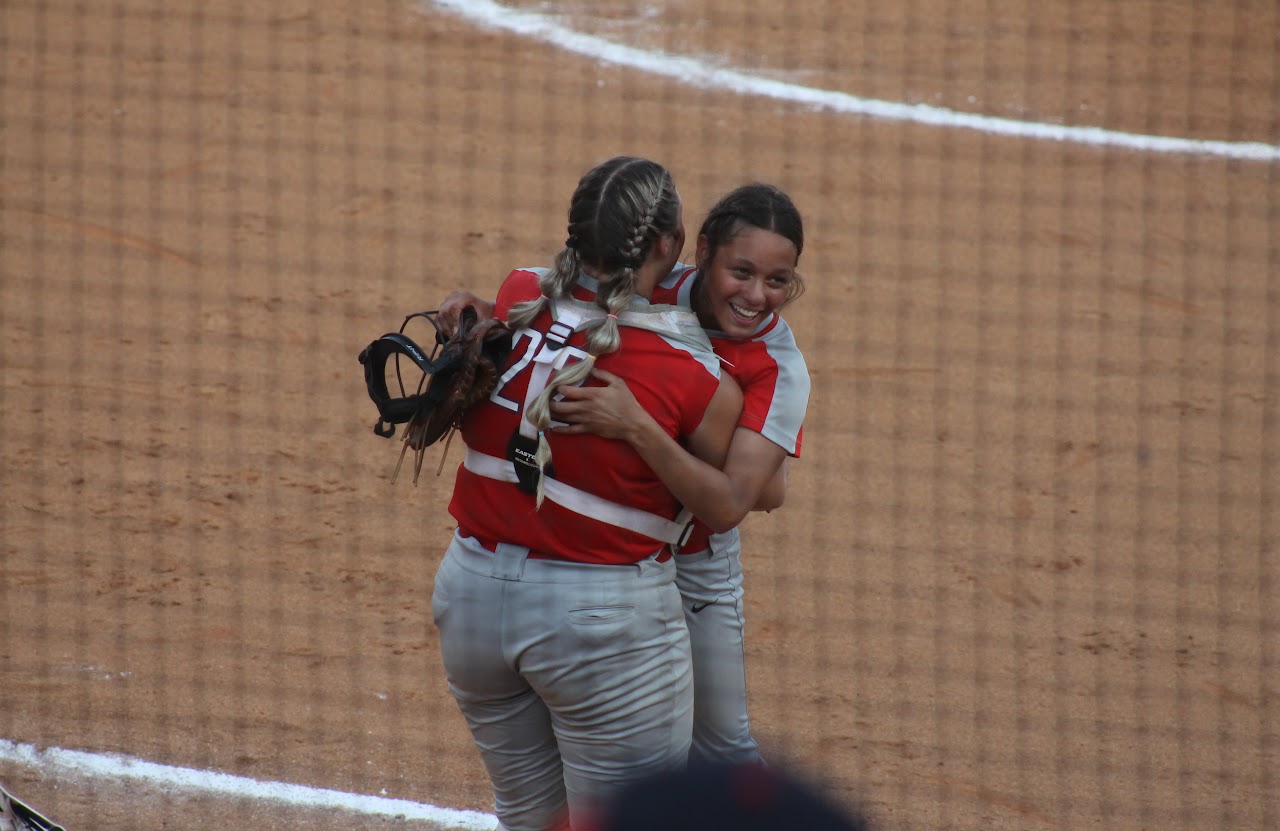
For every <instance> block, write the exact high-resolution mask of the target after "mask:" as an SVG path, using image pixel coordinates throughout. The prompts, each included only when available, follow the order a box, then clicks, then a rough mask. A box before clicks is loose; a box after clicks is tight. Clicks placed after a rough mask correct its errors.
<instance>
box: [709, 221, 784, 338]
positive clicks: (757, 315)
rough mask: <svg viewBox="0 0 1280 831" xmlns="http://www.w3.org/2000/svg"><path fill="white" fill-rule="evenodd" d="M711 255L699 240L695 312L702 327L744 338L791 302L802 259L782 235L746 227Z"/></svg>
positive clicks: (753, 332)
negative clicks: (793, 284) (783, 305)
mask: <svg viewBox="0 0 1280 831" xmlns="http://www.w3.org/2000/svg"><path fill="white" fill-rule="evenodd" d="M710 254H711V252H710V243H709V242H708V240H707V238H706V236H700V237H698V260H697V262H698V265H699V269H700V270H701V272H702V273H701V276H700V277H699V279H698V284H699V285H698V298H697V311H698V317H699V319H700V320H701V322H702V325H703V326H704V327H706V328H709V329H718V330H720V331H721V332H724V333H725V334H726V335H729V336H730V337H734V338H747V337H750V336H751V335H753V334H755V332H756V330H757V329H758V328H760V325H761V324H762V323H764V322H765V321H766V320H767V319H768V317H769V313H770V312H773V311H774V310H776V309H777V308H778V307H779V306H781V305H782V304H784V303H785V302H787V300H788V299H790V298H791V296H792V292H793V290H794V288H793V286H792V283H793V281H795V280H796V263H797V261H798V260H799V258H800V254H799V252H798V251H797V250H796V245H795V243H793V242H792V241H791V240H789V239H787V238H786V237H784V236H782V235H781V234H778V233H775V232H774V231H766V230H764V229H763V228H756V227H752V226H744V227H742V228H741V229H739V230H738V232H737V233H735V234H734V235H733V236H732V237H730V238H729V239H728V240H727V241H725V242H724V243H722V244H721V245H720V246H719V247H717V248H716V250H715V254H714V257H711V256H710ZM708 260H709V261H708Z"/></svg>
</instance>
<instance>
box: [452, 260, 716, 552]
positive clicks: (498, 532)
mask: <svg viewBox="0 0 1280 831" xmlns="http://www.w3.org/2000/svg"><path fill="white" fill-rule="evenodd" d="M543 272H544V270H543V269H522V270H517V271H513V272H511V274H509V275H508V276H507V279H506V280H505V281H504V282H503V284H502V288H501V289H499V291H498V297H497V304H496V307H495V309H494V316H495V317H497V318H499V319H502V320H506V319H507V315H508V314H509V312H510V310H511V307H512V306H513V305H515V304H516V303H519V302H522V301H525V300H534V299H537V297H538V296H539V295H540V293H541V289H540V288H539V286H538V277H539V275H540V274H541V273H543ZM588 295H589V292H587V293H586V294H585V295H584V294H582V293H579V296H588ZM637 305H638V306H643V305H645V304H644V301H638V303H637ZM562 323H563V321H562V320H561V321H560V323H557V318H553V316H552V313H551V311H550V310H544V311H543V312H542V313H541V314H540V315H539V316H538V317H537V319H536V320H534V321H533V324H532V325H531V326H529V327H527V328H525V329H521V330H519V331H518V332H516V333H514V336H513V344H514V348H513V350H512V353H511V356H510V357H509V358H508V360H507V362H506V364H505V365H504V367H503V373H502V375H501V376H500V379H499V382H498V387H497V389H495V390H494V392H493V394H492V395H491V396H490V397H489V399H488V400H486V401H483V402H481V403H480V404H477V405H476V406H475V407H473V408H472V409H471V410H470V411H468V413H467V415H466V417H465V418H464V419H463V422H462V429H461V433H462V438H463V440H464V441H465V442H466V445H467V448H468V453H467V460H466V461H464V463H463V464H462V465H460V466H459V468H458V473H457V478H456V481H455V483H454V490H453V498H452V500H451V501H450V503H449V511H450V513H452V514H453V516H454V518H455V519H456V520H457V521H458V526H459V530H460V531H461V532H462V533H464V534H466V535H469V536H473V537H476V538H477V539H480V540H481V541H482V542H485V543H488V544H490V545H492V544H493V543H497V542H506V543H512V544H516V545H522V546H526V547H527V548H529V549H530V550H531V551H533V552H535V553H536V554H537V555H538V556H544V557H554V558H559V559H565V560H572V561H576V562H585V563H600V564H610V565H615V564H627V563H633V562H637V561H639V560H642V559H644V558H645V557H648V556H650V555H652V554H654V553H655V552H656V551H658V550H659V549H660V548H661V547H662V542H661V541H660V540H657V539H654V538H653V537H652V536H647V535H646V534H643V533H639V532H637V531H636V530H634V529H635V527H638V526H636V525H631V526H630V527H629V526H628V524H627V523H626V522H623V523H621V524H618V522H617V521H614V522H610V521H604V520H602V519H599V518H597V517H603V516H607V515H611V514H610V511H609V507H610V505H612V506H614V507H618V506H625V507H626V508H630V509H635V510H638V511H643V512H646V513H647V514H649V515H653V516H656V517H661V518H665V519H666V520H674V519H675V518H676V517H677V515H678V514H679V512H680V509H681V506H680V505H679V503H677V502H676V499H675V497H673V496H672V495H671V492H670V491H668V490H667V488H666V486H665V485H663V484H662V480H661V479H659V478H658V476H657V474H655V473H654V472H653V470H652V469H651V468H650V467H649V466H648V465H647V464H646V463H645V461H644V460H643V459H642V458H641V457H640V455H639V454H638V453H636V452H635V451H634V450H633V449H632V448H631V447H630V446H629V445H628V444H626V443H625V442H622V441H617V440H613V439H606V438H601V437H599V436H593V435H582V436H575V435H569V436H566V435H563V434H557V433H551V432H549V433H546V434H545V438H546V440H547V441H548V443H549V444H550V447H551V452H552V458H551V463H550V468H551V470H552V471H554V484H555V487H558V488H565V489H569V490H571V491H573V492H575V493H578V494H579V495H581V494H583V493H585V494H587V495H589V496H590V498H596V499H600V500H605V502H606V504H604V505H603V509H602V510H600V511H584V510H583V509H582V508H581V507H579V509H578V510H573V509H571V508H570V507H566V504H568V503H563V502H556V501H553V500H552V499H547V500H546V501H544V502H543V503H542V505H541V506H540V507H535V496H534V495H533V494H532V493H528V492H526V491H524V490H522V489H520V487H519V486H517V485H516V484H515V483H513V482H512V481H509V480H507V481H504V480H502V479H501V478H495V477H494V476H493V475H491V474H493V473H494V472H495V471H496V468H497V467H498V466H502V465H507V466H508V467H509V464H508V461H507V460H508V459H509V455H508V454H509V447H510V443H511V441H512V436H513V435H514V434H518V433H519V432H520V429H521V423H522V421H523V411H524V406H525V401H526V397H527V395H528V393H529V384H530V379H531V378H532V377H533V376H534V375H535V373H536V372H537V369H538V366H539V361H543V362H546V361H547V360H548V356H552V357H554V358H555V360H557V361H559V362H560V363H559V364H557V366H561V365H565V362H572V361H576V360H581V359H583V358H585V357H586V356H587V353H586V351H585V349H584V348H583V345H584V341H585V335H583V334H580V333H577V332H574V333H573V334H572V335H569V336H568V337H567V342H566V345H565V346H559V344H557V343H554V342H553V335H554V334H555V332H554V331H553V324H554V325H555V326H556V327H557V329H556V331H561V332H565V331H567V330H566V329H564V327H563V326H562ZM619 331H620V332H621V337H622V343H623V345H622V348H620V349H619V350H618V351H616V352H612V353H609V354H607V355H602V356H600V357H599V358H598V359H597V361H596V365H597V366H598V367H599V368H600V369H603V370H606V371H608V372H612V373H614V374H615V375H618V376H620V377H622V378H624V379H626V382H627V386H628V387H629V388H630V389H631V392H632V394H633V395H635V397H636V400H637V401H638V402H639V403H640V405H641V406H642V407H644V409H645V410H646V411H647V412H649V413H650V414H651V415H652V416H653V418H654V419H655V420H656V421H657V422H658V423H659V424H660V425H661V426H662V428H663V429H664V430H665V431H666V432H667V433H668V434H669V435H671V436H673V437H675V438H677V439H679V438H680V437H683V436H687V435H688V434H690V433H692V432H693V431H694V429H696V428H697V426H698V425H699V424H700V423H701V422H702V417H703V414H704V412H705V411H706V408H707V405H708V403H709V402H710V401H711V398H712V396H713V395H714V394H715V391H716V389H717V387H718V386H719V367H718V366H717V362H716V360H715V356H714V355H713V354H712V353H711V352H710V351H709V350H700V349H697V348H693V347H691V346H689V345H688V344H687V343H683V342H680V341H678V340H676V339H674V338H669V337H666V336H664V335H662V334H660V333H658V332H654V331H648V330H645V329H639V328H635V327H632V326H620V327H619ZM587 383H588V384H594V383H597V382H595V381H593V380H588V381H587ZM538 386H539V388H540V386H541V385H538ZM551 484H552V483H550V482H548V485H551Z"/></svg>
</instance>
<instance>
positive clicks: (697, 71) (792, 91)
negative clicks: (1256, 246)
mask: <svg viewBox="0 0 1280 831" xmlns="http://www.w3.org/2000/svg"><path fill="white" fill-rule="evenodd" d="M429 2H430V4H431V5H434V6H438V7H441V8H444V9H448V10H449V11H451V12H453V13H455V14H457V15H459V16H461V17H464V18H466V19H468V20H471V21H474V22H476V23H478V24H481V25H484V26H488V27H490V28H495V29H505V30H507V31H511V32H516V33H517V34H521V35H525V36H528V37H533V38H536V39H538V40H542V41H544V42H546V43H550V44H552V45H554V46H558V47H560V48H561V49H564V50H566V51H569V52H573V53H576V54H579V55H584V56H586V57H590V58H595V59H597V60H600V61H604V62H606V63H610V64H615V65H618V66H628V67H631V68H633V69H638V70H641V71H643V72H648V73H651V74H654V75H662V76H665V77H669V78H675V79H677V80H680V81H682V82H684V83H687V84H690V85H692V86H695V87H699V88H702V89H721V90H728V91H730V92H735V93H739V94H742V95H758V96H763V97H766V98H775V99H778V100H782V101H791V102H794V103H797V104H804V105H808V106H811V107H815V108H817V109H824V110H830V111H832V112H837V113H847V114H852V115H866V116H871V117H872V118H880V119H885V120H888V121H908V122H913V123H916V124H927V125H931V126H937V127H950V128H958V129H965V130H977V131H979V132H984V133H994V134H997V135H1004V136H1016V137H1019V138H1029V139H1039V140H1044V141H1061V142H1071V143H1076V144H1088V145H1094V146H1099V147H1122V148H1125V149H1129V150H1139V151H1143V152H1148V153H1185V154H1193V155H1208V156H1220V157H1223V158H1228V159H1242V160H1245V161H1266V162H1272V161H1280V145H1275V144H1264V143H1262V142H1253V141H1208V140H1201V139H1190V138H1176V137H1172V136H1150V135H1142V134H1140V133H1124V132H1120V131H1118V130H1104V129H1102V128H1101V127H1070V126H1066V125H1062V124H1044V123H1038V122H1034V121H1018V120H1017V119H1012V118H998V117H996V116H989V115H978V114H975V113H966V112H960V111H958V110H949V109H946V108H944V107H934V106H930V105H928V104H906V103H903V102H900V101H882V100H878V99H875V98H859V97H858V96H856V95H849V94H847V93H843V92H834V91H832V90H824V89H815V88H814V87H806V86H802V85H800V84H791V83H787V82H785V81H774V80H770V79H768V78H760V77H757V76H755V75H751V74H750V73H749V72H746V71H744V70H739V69H726V68H722V67H717V66H714V65H712V64H710V63H708V62H706V61H704V60H699V59H697V58H691V57H687V56H682V55H668V54H665V53H663V52H653V51H646V50H644V49H637V48H635V47H631V46H626V45H623V44H620V43H615V42H613V41H610V40H607V39H605V38H602V37H597V36H595V35H589V34H585V33H583V32H578V31H575V30H573V29H570V28H568V27H566V26H563V25H561V24H559V23H557V22H556V21H555V20H553V19H552V18H550V17H548V16H547V15H544V14H539V13H537V12H528V11H520V10H517V9H511V8H508V7H506V6H503V5H502V4H501V3H495V2H492V0H429Z"/></svg>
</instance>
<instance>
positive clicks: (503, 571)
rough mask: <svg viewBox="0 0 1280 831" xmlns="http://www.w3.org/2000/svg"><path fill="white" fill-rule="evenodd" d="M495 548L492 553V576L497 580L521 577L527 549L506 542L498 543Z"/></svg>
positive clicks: (527, 554)
mask: <svg viewBox="0 0 1280 831" xmlns="http://www.w3.org/2000/svg"><path fill="white" fill-rule="evenodd" d="M497 549H498V550H497V551H495V552H494V554H493V572H492V573H493V576H494V577H496V578H498V579H499V580H519V579H520V578H521V577H523V576H524V564H525V561H526V560H528V559H529V549H527V548H525V547H524V546H523V545H512V544H511V543H506V542H500V543H498V545H497Z"/></svg>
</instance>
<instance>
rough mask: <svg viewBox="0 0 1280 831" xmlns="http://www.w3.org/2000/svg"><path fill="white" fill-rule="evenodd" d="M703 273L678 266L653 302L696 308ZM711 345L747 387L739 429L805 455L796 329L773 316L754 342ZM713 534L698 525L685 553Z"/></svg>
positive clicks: (804, 395) (805, 379)
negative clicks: (694, 300)
mask: <svg viewBox="0 0 1280 831" xmlns="http://www.w3.org/2000/svg"><path fill="white" fill-rule="evenodd" d="M697 273H698V270H697V269H696V268H694V267H693V266H688V265H684V264H682V263H677V264H676V267H675V268H674V269H672V271H671V273H670V274H668V275H667V276H666V277H665V278H664V279H663V280H662V282H660V283H659V284H658V286H657V288H655V289H654V292H653V302H654V303H668V304H671V305H679V306H688V307H692V302H691V300H690V296H691V294H692V292H693V285H694V282H695V279H696V275H697ZM707 335H708V336H709V337H710V338H711V346H712V347H713V348H714V349H715V351H716V354H717V355H719V356H720V358H721V359H722V360H723V361H724V364H725V368H726V369H727V370H728V371H729V374H730V375H732V376H733V379H734V380H735V381H737V382H738V386H740V387H741V388H742V399H743V400H742V415H741V417H739V419H738V426H739V427H745V428H746V429H748V430H754V431H755V432H757V433H759V434H760V435H762V436H764V437H765V438H766V439H768V440H769V441H771V442H773V443H774V444H776V445H778V446H779V447H781V448H782V449H783V450H785V451H787V454H788V455H789V456H793V457H799V456H800V445H801V442H802V439H803V435H804V431H803V425H804V415H805V411H806V410H807V409H808V407H809V388H810V382H809V369H808V366H807V365H806V364H805V361H804V355H803V354H801V352H800V348H799V347H798V346H796V339H795V336H794V335H792V333H791V327H790V326H788V325H787V322H786V321H785V320H783V319H782V317H780V316H779V315H778V314H777V313H776V312H772V313H770V314H769V316H768V317H767V318H765V319H764V320H762V321H761V322H760V326H759V327H758V328H757V329H756V331H755V333H754V334H752V335H751V337H749V338H731V337H728V336H726V335H724V334H723V333H717V332H714V331H709V332H707ZM710 536H711V529H710V528H708V527H707V526H706V525H704V524H703V523H701V522H695V523H694V528H693V531H692V532H691V533H690V535H689V539H688V541H686V542H685V544H684V545H683V546H682V547H681V551H683V552H684V553H686V554H693V553H696V552H699V551H703V550H705V549H706V548H707V546H708V545H710V542H709V540H710Z"/></svg>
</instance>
